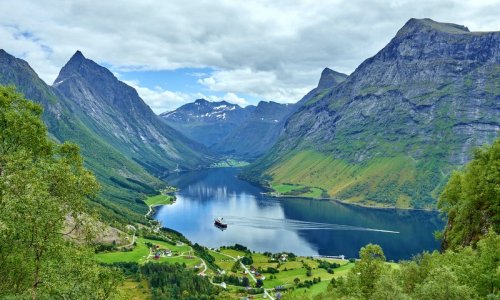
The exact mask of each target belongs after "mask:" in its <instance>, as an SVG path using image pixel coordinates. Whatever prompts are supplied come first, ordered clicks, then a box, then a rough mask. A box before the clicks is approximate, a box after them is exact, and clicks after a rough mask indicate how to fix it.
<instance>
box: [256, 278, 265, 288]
mask: <svg viewBox="0 0 500 300" xmlns="http://www.w3.org/2000/svg"><path fill="white" fill-rule="evenodd" d="M263 286H264V281H262V279H260V278H259V279H257V282H256V283H255V287H256V288H261V287H263Z"/></svg>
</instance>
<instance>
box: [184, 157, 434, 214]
mask: <svg viewBox="0 0 500 300" xmlns="http://www.w3.org/2000/svg"><path fill="white" fill-rule="evenodd" d="M221 168H234V169H241V167H239V166H228V167H216V168H200V169H196V170H183V171H180V172H179V173H185V172H196V171H202V170H210V169H221ZM236 177H237V178H238V179H240V180H242V181H245V182H247V183H249V184H251V185H253V186H256V187H258V188H260V189H261V190H262V191H263V192H261V194H263V195H266V196H268V197H270V198H277V199H279V198H299V199H300V198H301V199H306V200H316V201H332V202H336V203H339V204H343V205H352V206H357V207H363V208H370V209H384V210H404V211H425V212H438V213H439V212H440V211H439V210H438V209H435V208H414V207H408V208H403V207H396V206H375V205H368V204H362V203H353V202H347V201H344V200H341V199H338V198H330V197H329V198H312V197H306V196H295V195H279V194H276V193H275V192H274V190H273V189H272V188H271V187H269V186H266V185H264V184H262V183H261V182H259V181H256V180H253V179H252V178H247V177H246V176H241V173H239V174H238V175H237V176H236Z"/></svg>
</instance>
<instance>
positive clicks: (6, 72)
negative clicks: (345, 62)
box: [0, 50, 162, 222]
mask: <svg viewBox="0 0 500 300" xmlns="http://www.w3.org/2000/svg"><path fill="white" fill-rule="evenodd" d="M0 84H2V85H14V86H15V87H16V88H17V90H18V91H20V92H22V93H23V94H25V96H26V97H27V98H28V99H30V100H33V101H35V102H38V103H40V104H41V105H42V106H43V107H44V114H43V119H44V121H45V123H46V125H47V127H48V129H49V133H50V135H51V137H52V138H53V139H55V140H57V141H72V142H75V143H77V144H78V145H79V146H80V148H81V152H82V154H83V156H84V158H85V165H86V166H87V167H88V168H89V169H91V170H92V171H93V172H94V173H95V175H96V176H97V178H98V179H99V182H100V183H101V186H102V191H101V194H100V195H99V197H98V198H96V199H93V200H94V202H93V204H94V205H95V206H96V207H97V208H100V212H101V213H102V214H103V215H105V216H107V217H108V218H109V220H117V221H123V222H125V221H126V220H129V219H135V220H142V219H143V214H144V212H145V211H146V210H147V207H146V206H145V205H144V203H143V202H142V199H144V194H146V193H153V192H154V191H155V189H157V188H159V187H161V186H162V183H161V181H159V180H158V179H156V178H155V177H153V176H152V175H150V174H149V173H148V172H146V171H145V170H144V168H142V167H141V166H140V165H139V164H138V163H136V162H134V161H132V160H130V159H127V158H126V157H125V156H124V155H123V154H121V153H120V152H118V151H117V150H116V149H114V148H113V147H111V146H110V145H109V144H107V143H106V141H104V140H103V139H102V138H100V137H99V136H98V135H96V134H95V133H94V132H92V130H91V129H89V128H88V127H87V126H86V125H85V124H84V123H83V122H82V121H81V120H79V119H78V117H77V116H76V115H75V114H74V113H73V112H72V111H71V106H70V105H68V100H67V99H65V98H64V97H63V96H62V95H61V94H60V93H58V91H57V90H55V89H53V88H51V87H50V86H48V85H46V84H45V83H44V82H43V81H42V80H41V79H40V78H39V77H38V76H37V74H36V73H35V72H34V71H33V69H32V68H31V67H30V66H29V64H28V63H27V62H25V61H24V60H21V59H17V58H15V57H13V56H11V55H9V54H8V53H6V52H5V51H3V50H0Z"/></svg>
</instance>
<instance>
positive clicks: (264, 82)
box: [0, 0, 500, 113]
mask: <svg viewBox="0 0 500 300" xmlns="http://www.w3.org/2000/svg"><path fill="white" fill-rule="evenodd" d="M0 11H2V12H6V11H8V12H9V13H6V14H3V15H2V18H0V48H2V49H4V50H5V51H7V52H9V53H10V54H12V55H14V56H16V57H19V58H22V59H25V60H26V61H28V62H29V64H30V65H31V66H32V67H33V69H34V70H35V71H36V72H37V73H38V74H39V76H40V77H41V78H42V79H43V80H44V81H45V82H47V83H49V84H51V83H52V82H53V81H54V79H55V78H56V77H57V75H58V73H59V70H60V69H61V67H62V66H63V65H64V64H65V63H66V62H67V61H68V59H69V58H70V57H71V56H72V55H73V53H75V51H76V50H81V51H82V52H83V54H84V55H85V56H86V57H87V58H90V59H92V60H94V61H95V62H97V63H99V64H101V65H104V66H106V67H108V68H110V69H111V70H112V71H113V72H114V73H115V74H116V75H117V76H118V77H119V78H120V79H121V80H124V81H125V82H126V83H128V84H130V85H131V86H133V87H134V88H136V89H137V91H138V93H139V95H140V96H141V97H142V98H143V99H144V101H145V102H146V103H147V104H149V105H150V106H151V108H152V109H153V110H154V111H155V112H156V113H161V112H164V111H167V110H171V109H174V108H176V107H178V106H180V105H182V104H184V103H188V102H192V101H193V100H195V99H196V98H200V97H204V98H207V100H212V101H217V100H221V99H225V100H228V101H230V102H234V103H238V104H241V105H246V104H256V103H257V102H258V101H260V100H266V101H268V100H272V101H276V102H281V103H287V102H296V101H298V100H300V99H301V98H302V96H303V95H305V94H306V93H307V92H308V91H310V90H311V89H312V88H314V87H315V86H316V85H317V82H318V79H319V76H320V74H321V71H322V70H323V69H324V68H325V67H328V68H330V69H333V70H336V71H338V72H343V73H346V74H349V73H351V72H352V71H354V70H355V69H356V67H357V66H358V65H359V64H361V63H362V62H363V61H364V60H365V59H367V58H369V57H372V56H373V55H375V54H376V53H377V52H378V51H379V50H380V49H382V48H383V47H384V46H385V45H387V43H388V42H389V41H390V40H391V39H392V38H393V37H394V36H395V35H396V33H397V31H398V30H399V29H400V28H401V27H402V26H404V24H405V23H406V22H407V21H408V20H409V19H410V18H431V19H433V20H436V21H439V22H449V23H455V24H461V25H465V26H467V27H468V28H469V29H470V30H471V31H498V30H500V18H499V17H498V16H500V5H499V3H498V0H477V1H463V0H435V1H434V0H423V1H410V0H385V1H372V0H329V1H321V0H319V1H306V0H303V1H300V0H299V1H288V0H275V1H268V0H254V1H244V0H218V1H202V0H191V1H185V0H169V1H155V0H148V1H136V0H121V1H120V3H119V4H117V2H116V1H95V0H80V1H60V0H16V1H0ZM195 75H196V76H195Z"/></svg>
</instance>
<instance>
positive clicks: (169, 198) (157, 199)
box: [144, 195, 175, 206]
mask: <svg viewBox="0 0 500 300" xmlns="http://www.w3.org/2000/svg"><path fill="white" fill-rule="evenodd" d="M174 200H175V196H174V195H156V196H151V197H148V198H147V199H146V200H145V201H144V202H146V204H147V205H149V206H156V205H168V204H172V203H173V201H174Z"/></svg>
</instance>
